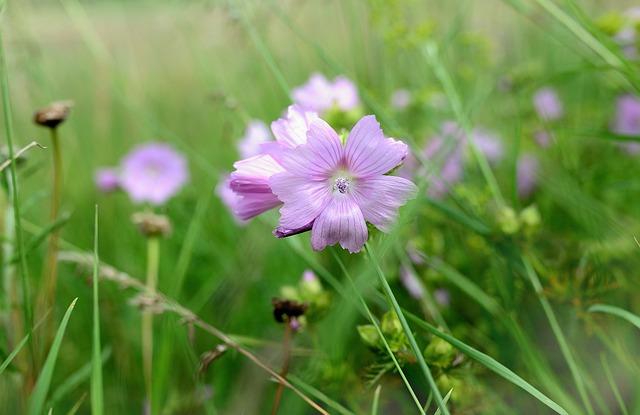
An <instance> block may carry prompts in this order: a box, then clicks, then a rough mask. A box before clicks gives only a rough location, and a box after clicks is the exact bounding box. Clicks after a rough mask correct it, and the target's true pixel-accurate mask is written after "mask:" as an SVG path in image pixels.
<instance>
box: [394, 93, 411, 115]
mask: <svg viewBox="0 0 640 415" xmlns="http://www.w3.org/2000/svg"><path fill="white" fill-rule="evenodd" d="M409 104H411V92H409V90H407V89H396V90H395V91H393V94H391V106H392V107H393V108H395V109H398V110H403V109H405V108H407V107H408V106H409Z"/></svg>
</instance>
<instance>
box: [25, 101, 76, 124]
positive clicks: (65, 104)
mask: <svg viewBox="0 0 640 415" xmlns="http://www.w3.org/2000/svg"><path fill="white" fill-rule="evenodd" d="M72 106H73V102H72V101H56V102H52V103H51V104H49V105H48V106H46V107H44V108H41V109H39V110H38V111H37V112H36V113H35V115H34V116H33V122H35V123H36V124H38V125H41V126H43V127H48V128H56V127H57V126H58V125H60V124H61V123H63V122H64V120H66V119H67V117H68V116H69V112H70V111H71V107H72Z"/></svg>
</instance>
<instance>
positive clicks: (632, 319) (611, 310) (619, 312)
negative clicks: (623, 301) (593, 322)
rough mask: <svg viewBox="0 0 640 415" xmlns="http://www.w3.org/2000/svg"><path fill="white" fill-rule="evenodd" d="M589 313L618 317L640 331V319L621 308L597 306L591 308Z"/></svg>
mask: <svg viewBox="0 0 640 415" xmlns="http://www.w3.org/2000/svg"><path fill="white" fill-rule="evenodd" d="M588 311H589V312H590V313H606V314H611V315H613V316H616V317H620V318H622V319H625V320H627V321H628V322H629V323H631V324H633V325H634V326H636V327H637V328H639V329H640V317H638V316H637V315H635V314H633V313H631V312H629V311H627V310H624V309H622V308H620V307H615V306H612V305H607V304H595V305H592V306H591V307H589V310H588Z"/></svg>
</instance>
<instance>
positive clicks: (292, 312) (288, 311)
mask: <svg viewBox="0 0 640 415" xmlns="http://www.w3.org/2000/svg"><path fill="white" fill-rule="evenodd" d="M271 304H272V305H273V318H275V319H276V321H277V322H278V323H285V322H289V321H291V320H292V319H294V318H298V317H300V316H302V315H304V312H305V311H307V305H306V304H303V303H299V302H297V301H293V300H283V299H280V298H274V299H273V300H271Z"/></svg>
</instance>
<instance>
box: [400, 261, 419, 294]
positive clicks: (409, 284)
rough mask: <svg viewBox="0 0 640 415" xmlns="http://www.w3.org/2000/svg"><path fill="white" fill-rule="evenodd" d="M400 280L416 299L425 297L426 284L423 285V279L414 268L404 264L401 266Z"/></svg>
mask: <svg viewBox="0 0 640 415" xmlns="http://www.w3.org/2000/svg"><path fill="white" fill-rule="evenodd" d="M400 281H401V282H402V285H404V288H405V289H406V290H407V292H408V293H409V295H410V296H411V297H413V298H415V299H416V300H419V299H421V298H422V297H424V286H423V285H422V281H420V279H419V278H418V276H417V275H416V273H415V272H414V271H413V269H411V268H409V267H406V266H404V265H403V266H401V267H400Z"/></svg>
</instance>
